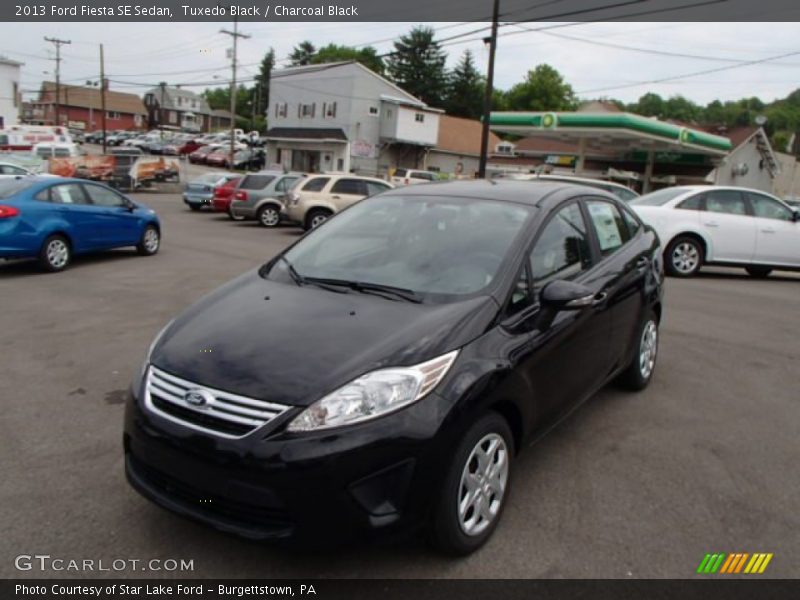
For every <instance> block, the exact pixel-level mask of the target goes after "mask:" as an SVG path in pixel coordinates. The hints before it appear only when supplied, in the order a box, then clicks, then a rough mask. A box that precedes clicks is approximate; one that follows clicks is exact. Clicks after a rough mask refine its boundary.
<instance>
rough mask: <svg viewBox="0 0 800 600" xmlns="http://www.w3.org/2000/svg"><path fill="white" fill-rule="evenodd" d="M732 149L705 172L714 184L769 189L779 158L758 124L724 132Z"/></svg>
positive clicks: (778, 168) (773, 180)
mask: <svg viewBox="0 0 800 600" xmlns="http://www.w3.org/2000/svg"><path fill="white" fill-rule="evenodd" d="M725 135H726V136H727V137H728V138H730V140H731V143H732V144H733V149H732V150H731V151H730V153H729V154H728V155H727V156H726V157H725V158H724V159H723V160H722V162H721V163H720V164H719V166H718V167H717V168H716V169H714V170H713V171H712V172H711V173H710V174H709V176H708V181H710V182H711V183H714V184H715V185H738V186H742V187H748V188H753V189H757V190H763V191H765V192H770V193H771V192H772V191H773V189H774V187H775V181H776V178H777V177H778V174H779V173H780V168H781V165H780V162H779V161H778V158H777V156H776V155H775V153H774V152H773V150H772V146H771V145H770V143H769V137H768V136H767V134H766V132H765V131H764V129H763V128H761V127H737V128H735V129H732V130H731V131H728V132H726V133H725Z"/></svg>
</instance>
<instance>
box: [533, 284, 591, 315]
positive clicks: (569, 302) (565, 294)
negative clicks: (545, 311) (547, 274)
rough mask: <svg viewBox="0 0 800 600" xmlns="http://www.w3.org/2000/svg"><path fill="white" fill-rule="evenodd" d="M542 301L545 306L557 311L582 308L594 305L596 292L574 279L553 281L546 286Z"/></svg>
mask: <svg viewBox="0 0 800 600" xmlns="http://www.w3.org/2000/svg"><path fill="white" fill-rule="evenodd" d="M541 302H542V305H543V306H546V307H548V308H550V309H552V310H555V311H562V310H580V309H582V308H586V307H587V306H591V305H592V302H594V293H593V292H592V290H590V289H589V288H587V287H586V286H584V285H581V284H580V283H575V282H574V281H564V280H558V281H552V282H550V283H548V284H547V285H546V286H544V289H543V290H542V293H541Z"/></svg>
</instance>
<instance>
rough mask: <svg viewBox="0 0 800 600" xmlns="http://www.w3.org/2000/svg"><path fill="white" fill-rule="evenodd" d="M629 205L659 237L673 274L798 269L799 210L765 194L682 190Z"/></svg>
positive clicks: (698, 188) (721, 189)
mask: <svg viewBox="0 0 800 600" xmlns="http://www.w3.org/2000/svg"><path fill="white" fill-rule="evenodd" d="M630 206H631V208H633V209H634V210H635V211H636V212H637V213H638V214H639V216H640V217H641V218H642V220H643V221H645V222H646V223H648V224H649V225H651V226H652V227H653V228H654V229H655V230H656V232H657V233H658V236H659V238H661V244H662V246H663V247H664V248H665V250H664V266H665V268H666V270H667V273H669V274H671V275H676V276H680V277H691V276H692V275H694V274H696V273H697V271H699V270H700V267H702V266H703V265H710V264H715V265H726V266H737V267H744V268H745V269H746V270H747V272H748V273H749V274H750V275H752V276H753V277H766V276H767V275H769V274H770V272H771V271H772V270H773V269H788V270H800V211H797V210H795V209H793V208H792V207H790V206H789V205H787V204H786V203H785V202H782V201H781V200H778V199H777V198H775V197H774V196H770V195H769V194H765V193H764V192H760V191H758V190H750V189H746V188H739V187H723V186H713V187H712V186H701V185H693V186H679V187H672V188H665V189H662V190H658V191H656V192H652V193H650V194H646V195H644V196H642V197H640V198H637V199H635V200H633V201H631V203H630Z"/></svg>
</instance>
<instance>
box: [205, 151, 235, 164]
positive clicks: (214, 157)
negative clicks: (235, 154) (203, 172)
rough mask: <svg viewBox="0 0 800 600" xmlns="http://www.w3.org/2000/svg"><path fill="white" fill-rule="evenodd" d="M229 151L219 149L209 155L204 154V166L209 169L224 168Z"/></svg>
mask: <svg viewBox="0 0 800 600" xmlns="http://www.w3.org/2000/svg"><path fill="white" fill-rule="evenodd" d="M229 155H230V150H228V149H227V148H220V149H219V150H215V151H214V152H211V153H209V154H206V157H205V161H204V162H205V164H207V165H208V166H209V167H225V166H227V164H228V157H229Z"/></svg>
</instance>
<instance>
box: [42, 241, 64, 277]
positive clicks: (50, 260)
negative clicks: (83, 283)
mask: <svg viewBox="0 0 800 600" xmlns="http://www.w3.org/2000/svg"><path fill="white" fill-rule="evenodd" d="M70 262H72V248H71V247H70V245H69V240H67V238H65V237H64V236H63V235H60V234H55V235H51V236H50V237H48V238H47V239H46V240H45V241H44V244H42V249H41V250H40V251H39V265H40V266H41V267H42V269H44V270H45V271H47V272H48V273H58V272H59V271H63V270H64V269H66V268H67V267H68V266H69V263H70Z"/></svg>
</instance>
